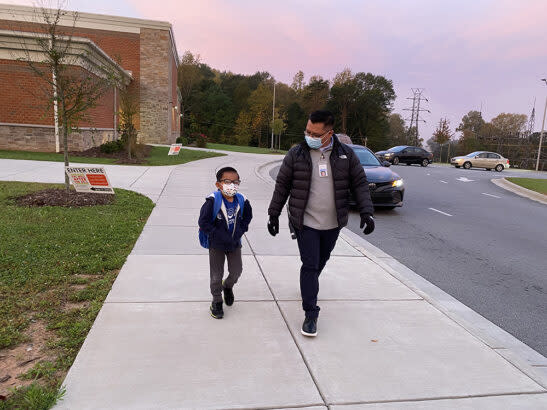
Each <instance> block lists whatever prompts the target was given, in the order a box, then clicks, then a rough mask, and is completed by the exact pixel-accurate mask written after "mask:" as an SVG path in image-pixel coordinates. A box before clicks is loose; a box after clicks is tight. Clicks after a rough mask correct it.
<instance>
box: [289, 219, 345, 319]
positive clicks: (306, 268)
mask: <svg viewBox="0 0 547 410" xmlns="http://www.w3.org/2000/svg"><path fill="white" fill-rule="evenodd" d="M295 233H296V240H297V241H298V249H299V250H300V260H301V261H302V267H301V268H300V292H301V294H302V309H304V312H306V317H308V318H317V317H318V316H319V306H317V294H318V293H319V275H320V274H321V271H322V270H323V268H324V267H325V265H326V263H327V261H328V260H329V258H330V254H331V252H332V250H333V249H334V246H335V245H336V240H337V239H338V234H339V233H340V229H339V228H335V229H329V230H326V231H320V230H317V229H313V228H309V227H307V226H304V228H303V229H301V230H296V231H295Z"/></svg>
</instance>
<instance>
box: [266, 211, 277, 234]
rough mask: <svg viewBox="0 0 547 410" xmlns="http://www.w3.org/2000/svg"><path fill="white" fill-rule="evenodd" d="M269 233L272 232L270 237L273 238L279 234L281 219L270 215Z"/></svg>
mask: <svg viewBox="0 0 547 410" xmlns="http://www.w3.org/2000/svg"><path fill="white" fill-rule="evenodd" d="M268 232H270V235H272V236H275V235H277V234H278V233H279V217H277V216H273V215H270V220H269V221H268Z"/></svg>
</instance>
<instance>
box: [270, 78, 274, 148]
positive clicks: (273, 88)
mask: <svg viewBox="0 0 547 410" xmlns="http://www.w3.org/2000/svg"><path fill="white" fill-rule="evenodd" d="M274 121H275V80H274V83H273V104H272V148H271V150H272V151H273V150H274Z"/></svg>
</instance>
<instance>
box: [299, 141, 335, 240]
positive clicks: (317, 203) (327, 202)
mask: <svg viewBox="0 0 547 410" xmlns="http://www.w3.org/2000/svg"><path fill="white" fill-rule="evenodd" d="M331 152H332V150H331V149H330V148H328V149H326V150H325V151H324V152H321V150H318V149H311V150H310V155H311V162H312V174H311V175H312V177H311V185H310V194H309V197H308V204H307V205H306V210H305V212H304V226H308V227H310V228H314V229H318V230H327V229H334V228H338V217H337V215H336V205H335V200H334V182H333V180H332V170H331V166H330V160H329V159H330V154H331ZM320 165H321V167H320ZM325 170H326V176H324V175H325V174H324V171H325ZM321 174H323V176H321Z"/></svg>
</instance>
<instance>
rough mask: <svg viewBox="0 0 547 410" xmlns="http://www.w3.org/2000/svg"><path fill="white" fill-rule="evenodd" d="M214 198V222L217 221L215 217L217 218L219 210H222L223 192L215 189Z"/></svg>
mask: <svg viewBox="0 0 547 410" xmlns="http://www.w3.org/2000/svg"><path fill="white" fill-rule="evenodd" d="M213 198H214V205H213V216H212V218H213V222H215V219H216V218H217V215H218V211H220V207H221V206H222V193H221V192H220V191H215V192H214V193H213Z"/></svg>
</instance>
